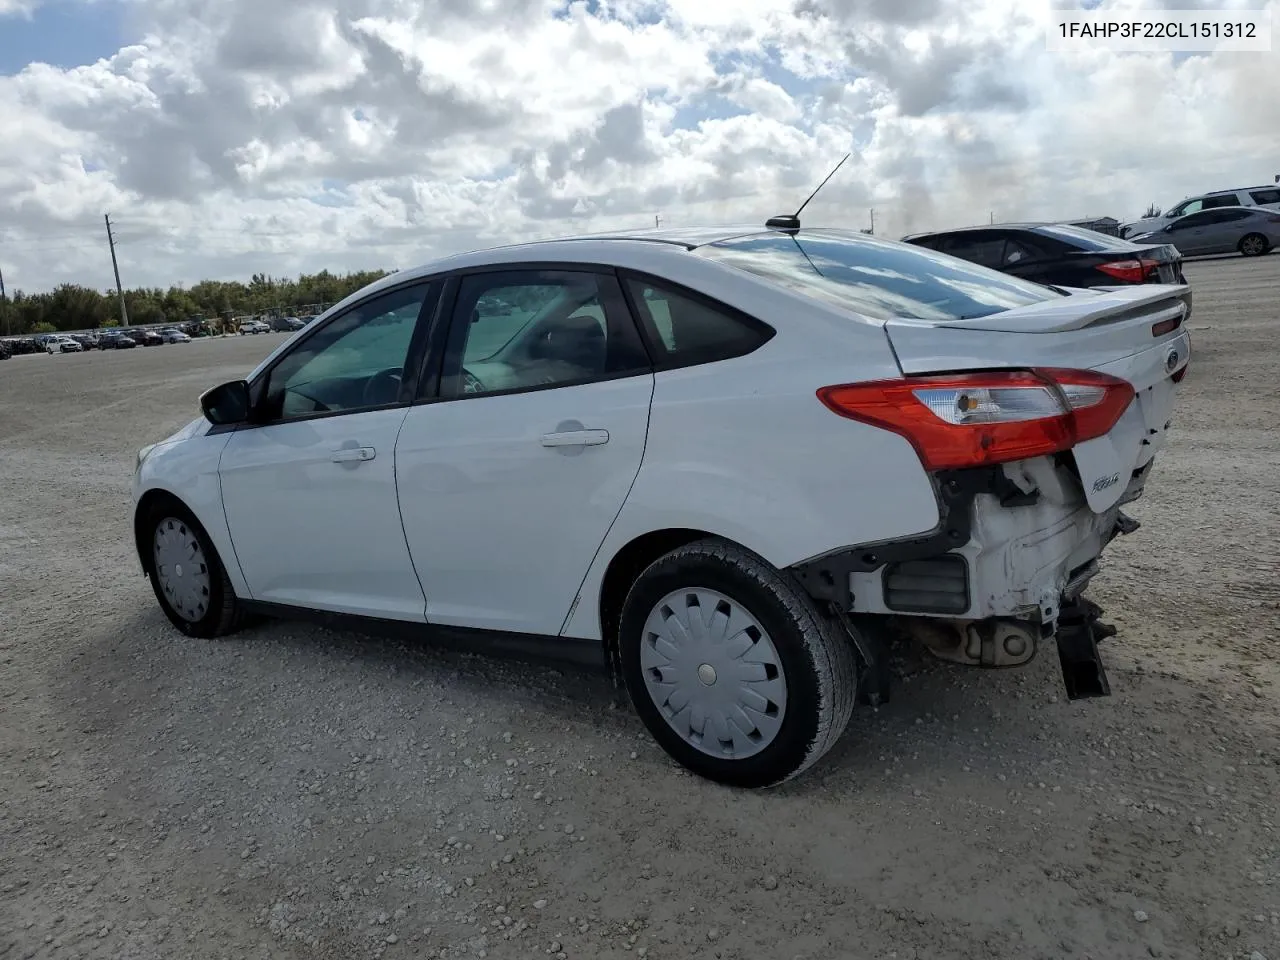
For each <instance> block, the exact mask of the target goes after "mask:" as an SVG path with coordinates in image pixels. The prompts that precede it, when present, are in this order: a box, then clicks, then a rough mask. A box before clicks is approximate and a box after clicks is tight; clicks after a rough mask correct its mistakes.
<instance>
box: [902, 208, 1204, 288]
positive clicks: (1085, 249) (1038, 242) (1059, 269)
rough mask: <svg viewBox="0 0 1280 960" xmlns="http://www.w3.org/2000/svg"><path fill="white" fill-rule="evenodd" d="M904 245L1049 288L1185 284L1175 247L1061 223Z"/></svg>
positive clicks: (945, 233)
mask: <svg viewBox="0 0 1280 960" xmlns="http://www.w3.org/2000/svg"><path fill="white" fill-rule="evenodd" d="M902 239H903V240H904V241H906V242H907V243H913V244H915V245H916V246H919V247H928V248H929V249H930V250H937V251H938V252H939V253H946V254H950V255H951V256H953V257H959V258H960V259H961V260H968V261H970V262H972V263H977V264H980V265H982V266H984V267H991V268H992V269H994V270H999V271H1001V272H1002V273H1008V274H1012V275H1013V276H1015V277H1022V278H1023V279H1024V280H1032V281H1034V282H1036V283H1043V284H1047V285H1049V286H1060V287H1114V286H1119V285H1121V284H1126V283H1186V280H1185V279H1184V278H1183V276H1182V254H1181V253H1179V252H1178V248H1177V247H1175V246H1173V245H1172V244H1168V243H1141V244H1139V243H1131V242H1130V241H1128V240H1122V239H1120V238H1119V237H1109V236H1107V235H1106V234H1103V233H1098V232H1096V231H1094V230H1088V229H1085V228H1084V227H1075V226H1069V225H1067V224H1062V223H997V224H992V225H990V226H986V227H966V228H963V229H960V230H942V231H939V232H937V233H916V234H912V235H911V236H907V237H903V238H902Z"/></svg>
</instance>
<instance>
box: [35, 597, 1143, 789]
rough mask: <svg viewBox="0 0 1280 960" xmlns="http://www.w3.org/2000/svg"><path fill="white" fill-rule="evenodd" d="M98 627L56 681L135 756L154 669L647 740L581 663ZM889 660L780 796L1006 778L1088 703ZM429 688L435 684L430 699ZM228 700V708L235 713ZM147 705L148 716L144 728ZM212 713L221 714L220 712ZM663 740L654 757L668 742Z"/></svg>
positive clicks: (160, 684) (152, 723)
mask: <svg viewBox="0 0 1280 960" xmlns="http://www.w3.org/2000/svg"><path fill="white" fill-rule="evenodd" d="M102 627H105V628H106V629H105V630H103V629H100V628H91V629H93V630H94V631H95V634H91V635H90V636H88V637H87V638H86V640H87V642H85V643H81V644H78V645H76V648H77V649H76V652H75V653H73V654H71V655H70V656H69V657H68V658H67V659H66V660H65V662H63V663H62V664H61V665H60V667H59V668H58V672H57V676H58V677H59V683H58V685H59V686H61V687H62V688H63V690H62V693H63V695H64V696H65V697H66V699H67V702H68V708H69V711H70V712H72V713H74V714H78V717H77V719H76V720H75V721H74V722H76V723H78V724H79V725H80V726H81V728H82V729H84V730H86V731H91V732H93V733H95V734H99V735H104V736H106V737H108V738H110V739H111V740H112V741H113V745H114V747H115V748H116V749H128V744H129V742H130V741H131V740H137V741H139V742H143V741H147V740H152V739H154V738H155V736H156V735H157V734H156V730H157V729H162V728H164V727H165V726H172V725H173V724H174V722H175V718H174V716H173V715H172V714H169V715H165V714H164V713H163V711H160V712H159V713H157V711H156V710H155V709H150V710H142V709H140V705H139V698H138V697H137V696H136V695H125V696H122V695H121V692H122V691H126V690H131V689H132V690H137V689H138V688H140V687H141V688H142V689H147V684H148V681H149V680H151V678H154V680H155V686H154V687H152V688H151V690H152V693H153V694H154V696H155V702H159V701H160V700H161V699H167V702H168V703H169V704H171V706H170V708H169V709H170V710H171V711H175V712H176V711H190V712H198V711H200V710H201V709H202V708H201V707H200V706H199V705H198V704H192V703H189V702H188V697H189V694H187V693H186V691H197V690H200V689H201V688H208V689H211V690H217V691H220V693H219V696H220V697H221V698H222V699H223V700H224V701H226V702H227V704H229V706H230V711H231V713H233V714H234V713H235V712H236V711H237V705H236V695H235V694H236V691H237V690H238V689H243V696H244V699H245V700H246V702H249V701H252V700H253V699H254V698H257V697H261V696H262V695H263V692H264V691H266V692H267V695H268V696H269V695H270V691H274V690H277V689H280V688H282V687H286V686H287V687H289V688H291V689H293V690H297V689H299V688H302V689H307V690H314V691H315V697H316V698H317V699H318V700H323V699H324V698H326V697H328V698H329V699H333V698H335V697H336V698H337V699H338V700H341V701H343V702H344V704H345V703H350V702H352V700H353V698H352V692H353V691H359V692H360V693H359V696H358V697H355V698H354V699H355V700H357V701H358V700H359V699H360V698H374V697H382V698H384V702H383V703H381V704H379V705H378V709H374V710H371V711H370V713H372V714H378V713H379V712H380V711H385V710H386V709H389V706H388V705H389V704H404V703H415V704H416V705H417V707H418V709H420V710H422V711H424V713H423V716H422V718H421V719H425V718H426V716H428V715H429V713H430V711H431V709H432V707H433V705H434V700H441V699H444V700H448V701H449V702H461V703H464V704H465V705H466V710H467V711H469V712H470V713H476V714H484V715H500V714H502V713H504V712H520V711H526V712H534V713H538V714H541V715H542V716H543V718H544V720H546V721H547V723H546V725H547V726H549V727H553V728H560V729H563V730H565V731H566V734H567V735H569V736H572V735H574V733H575V732H576V733H580V734H587V733H589V732H590V731H595V732H598V733H600V734H602V735H603V736H604V737H605V738H606V739H608V740H631V741H633V742H636V743H644V742H648V735H647V733H646V732H645V731H644V728H643V726H642V724H641V722H640V720H639V718H638V717H636V715H635V714H634V711H633V710H632V708H631V704H630V701H629V700H628V698H627V695H626V693H625V691H623V690H621V689H617V688H615V687H614V686H613V684H612V683H611V681H610V680H609V678H608V677H607V676H605V675H604V673H603V672H600V671H596V670H594V669H592V668H589V667H585V666H580V665H576V664H559V663H547V662H541V661H539V660H535V659H531V658H529V657H527V656H519V655H514V654H495V653H492V652H488V651H486V652H483V653H477V652H471V651H468V650H466V649H460V648H459V647H458V646H457V644H456V643H454V642H448V643H442V642H438V641H435V640H432V639H422V640H416V639H402V638H388V637H385V636H380V635H376V634H367V633H361V632H356V631H353V630H346V629H343V630H336V629H331V628H328V627H323V626H318V625H315V624H311V623H306V622H302V621H287V620H274V619H273V620H262V621H261V622H256V623H254V624H253V625H251V626H249V627H247V628H245V629H243V630H241V631H239V632H237V633H235V634H233V635H231V636H229V637H225V638H222V639H219V640H213V641H208V640H196V639H192V638H189V637H186V636H184V635H182V634H181V633H179V632H178V631H177V630H175V629H174V628H173V627H172V626H171V625H170V624H169V622H168V621H167V620H166V619H165V618H164V615H163V614H162V613H161V612H160V611H159V610H158V609H154V608H152V609H143V610H136V611H131V612H130V613H129V614H128V615H127V616H125V617H124V618H117V619H116V620H115V621H114V622H111V623H107V624H102ZM1104 656H1105V653H1104ZM891 665H892V669H893V671H894V673H895V682H894V685H893V689H892V694H891V699H890V701H889V702H888V703H886V704H883V705H881V706H879V707H871V706H866V705H863V706H859V707H858V708H856V709H855V711H854V715H853V719H852V721H851V722H850V724H849V727H848V729H847V731H846V732H845V734H844V736H843V737H842V738H841V739H840V741H839V742H838V743H837V744H836V745H835V746H834V747H833V748H832V749H831V751H830V752H829V753H828V754H827V755H826V756H825V757H824V758H823V759H822V760H821V761H820V762H819V763H818V764H817V765H816V766H815V767H814V768H812V769H810V770H809V771H807V772H805V773H804V774H803V775H802V776H801V777H798V778H797V779H795V780H794V781H791V782H790V783H788V784H784V785H782V786H781V787H778V788H776V789H777V790H778V791H781V792H785V793H787V794H796V793H799V794H805V793H808V792H810V791H813V790H821V791H828V792H836V793H850V794H853V793H858V792H860V791H862V790H865V789H866V788H867V786H868V784H869V783H874V782H877V781H878V782H884V783H886V785H887V784H890V783H892V782H893V781H894V778H903V777H905V778H909V779H917V778H925V779H929V778H932V779H934V780H937V779H942V780H945V779H947V778H950V777H959V776H963V775H965V774H968V773H970V772H973V771H980V772H981V771H985V772H989V773H994V771H996V770H997V769H1008V768H1010V766H1011V765H1012V766H1015V767H1016V765H1017V763H1018V762H1019V761H1020V760H1023V761H1034V760H1035V759H1036V758H1037V757H1039V756H1040V755H1042V754H1045V753H1046V752H1047V751H1048V750H1049V748H1050V744H1049V743H1047V742H1045V741H1046V737H1045V735H1044V733H1043V731H1044V730H1046V729H1047V728H1048V727H1052V728H1053V735H1052V739H1053V740H1055V741H1060V742H1061V741H1069V740H1070V738H1071V737H1072V727H1073V726H1075V725H1076V724H1077V723H1079V724H1083V723H1084V719H1083V717H1084V714H1083V712H1082V711H1083V710H1085V709H1092V708H1087V707H1079V706H1078V705H1074V704H1070V703H1067V702H1066V699H1065V694H1064V692H1063V691H1062V683H1061V677H1060V675H1059V672H1058V670H1059V668H1058V664H1057V658H1056V657H1055V656H1053V652H1052V647H1050V648H1049V649H1048V650H1045V651H1042V652H1041V654H1040V655H1039V656H1038V657H1037V658H1036V659H1035V660H1033V661H1032V662H1031V663H1030V664H1028V665H1027V666H1025V667H1021V668H1014V669H1008V670H981V669H974V668H966V667H960V666H954V665H950V664H945V663H942V662H939V661H936V660H934V659H933V658H931V657H930V656H929V655H928V654H927V653H925V652H923V651H922V650H919V649H916V648H915V647H914V646H902V645H899V646H896V647H894V648H893V650H892V654H891ZM1112 680H1113V685H1115V686H1116V687H1117V689H1118V688H1120V687H1123V686H1124V682H1123V680H1122V681H1121V682H1120V683H1119V684H1116V680H1117V677H1116V676H1115V672H1114V671H1113V676H1112ZM175 691H179V692H182V693H181V695H175ZM326 691H328V692H327V693H326ZM422 691H435V693H434V695H427V696H425V697H424V695H423V693H422ZM1103 702H1105V701H1103ZM152 706H153V707H154V704H153V705H152ZM204 709H206V710H208V708H207V707H206V708H204ZM222 709H223V714H222V715H224V716H225V715H226V709H227V708H226V707H225V706H224V707H223V708H222ZM322 709H323V712H327V710H328V709H329V708H322ZM336 709H338V710H342V709H346V707H345V706H341V707H337V708H336ZM1103 709H1105V707H1104V708H1103ZM359 712H360V711H359V710H358V708H357V710H356V713H357V714H358V713H359ZM143 713H146V714H147V715H148V716H149V717H150V719H149V720H146V722H144V717H143ZM206 719H207V720H211V721H213V722H215V723H216V719H215V718H214V717H213V716H212V714H211V715H210V716H209V717H207V718H206ZM351 719H352V720H353V722H358V721H360V720H362V719H363V717H360V716H354V717H352V718H351ZM424 727H426V728H428V729H434V728H432V727H430V725H428V724H424ZM212 733H213V731H211V734H212ZM652 749H653V751H654V754H653V755H654V757H658V756H659V750H658V748H657V746H656V745H653V747H652ZM670 765H671V768H672V770H673V771H677V772H678V768H677V767H676V766H675V764H674V763H671V764H670Z"/></svg>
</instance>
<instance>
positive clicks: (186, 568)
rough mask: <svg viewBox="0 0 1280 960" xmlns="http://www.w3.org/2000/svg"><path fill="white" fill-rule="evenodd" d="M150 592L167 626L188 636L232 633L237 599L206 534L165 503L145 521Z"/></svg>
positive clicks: (238, 615) (185, 514)
mask: <svg viewBox="0 0 1280 960" xmlns="http://www.w3.org/2000/svg"><path fill="white" fill-rule="evenodd" d="M146 530H147V532H148V533H147V539H146V541H145V547H146V549H148V550H150V556H149V558H148V559H149V561H150V562H149V564H148V571H147V572H148V575H149V577H150V579H151V589H152V590H153V591H154V592H155V595H156V600H158V601H159V603H160V608H161V609H162V610H163V611H164V613H165V616H167V617H168V618H169V622H170V623H172V624H173V625H174V626H175V627H177V628H178V629H179V630H181V631H182V632H183V633H185V634H186V635H187V636H190V637H201V638H205V639H208V638H212V637H220V636H223V635H225V634H228V633H232V632H234V631H235V630H236V629H237V628H238V627H239V626H240V623H241V619H242V615H241V610H240V604H239V601H238V600H237V598H236V594H235V590H234V588H233V587H232V586H231V581H230V580H229V579H228V578H227V572H226V569H225V568H224V567H223V566H222V561H221V560H220V559H219V557H218V552H217V550H216V549H214V546H213V543H212V542H211V541H210V540H209V535H208V534H207V533H206V532H205V530H204V528H203V527H201V526H200V524H199V522H198V521H197V520H196V519H195V517H194V516H192V515H191V513H190V511H188V510H187V509H186V508H185V507H183V506H182V505H181V504H179V503H177V502H176V501H171V500H166V501H163V502H159V503H157V504H156V505H155V506H153V507H152V508H151V510H150V511H149V513H148V515H147V519H146Z"/></svg>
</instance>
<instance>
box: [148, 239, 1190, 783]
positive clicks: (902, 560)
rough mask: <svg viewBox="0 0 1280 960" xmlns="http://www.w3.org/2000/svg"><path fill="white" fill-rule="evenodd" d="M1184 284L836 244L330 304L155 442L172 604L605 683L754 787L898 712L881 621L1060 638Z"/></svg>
mask: <svg viewBox="0 0 1280 960" xmlns="http://www.w3.org/2000/svg"><path fill="white" fill-rule="evenodd" d="M1188 297H1189V294H1188V292H1187V288H1185V287H1173V286H1160V285H1152V284H1147V285H1143V286H1134V287H1132V288H1124V289H1118V290H1110V291H1105V292H1090V291H1078V292H1076V293H1075V294H1074V295H1065V294H1064V293H1061V292H1059V291H1055V290H1053V289H1050V288H1047V287H1042V286H1038V285H1035V284H1031V283H1027V282H1024V281H1021V280H1018V279H1016V278H1013V277H1010V276H1006V275H1004V274H1000V273H996V272H993V271H990V270H987V269H985V268H982V267H978V266H976V265H973V264H970V263H966V262H963V261H960V260H956V259H952V258H950V257H947V256H944V255H942V254H938V253H934V252H932V251H929V250H925V249H922V248H919V247H913V246H909V245H906V244H901V243H897V242H893V241H887V240H882V239H879V238H875V237H870V236H866V235H863V234H860V233H857V232H852V231H833V230H813V229H799V230H793V229H767V228H751V227H745V228H742V229H738V230H730V229H719V230H717V229H689V230H660V231H646V232H643V233H637V234H626V235H617V236H596V237H585V238H575V239H566V240H558V241H548V242H541V243H532V244H522V245H515V246H507V247H501V248H498V249H494V250H487V251H482V252H479V253H472V254H467V255H463V256H457V257H452V258H449V259H445V260H440V261H437V262H434V263H431V264H428V265H426V266H424V267H421V268H418V269H413V270H406V271H401V272H399V273H395V274H392V275H390V276H388V277H386V278H384V279H382V280H379V281H377V282H376V283H374V284H372V285H370V286H368V287H366V288H365V289H363V290H361V291H359V292H357V293H355V294H353V295H352V296H351V297H348V298H347V299H346V300H345V301H343V302H342V303H340V304H338V305H337V306H335V307H334V308H332V309H331V310H329V311H328V312H327V313H325V314H324V315H323V316H322V317H320V318H319V319H317V320H316V321H315V322H313V323H311V324H310V325H308V327H307V328H306V329H305V330H303V331H300V332H299V333H298V334H296V335H295V336H294V337H293V338H291V339H290V340H288V341H287V342H285V343H284V344H282V345H281V346H280V347H279V348H277V349H276V350H275V352H273V353H272V354H271V355H270V356H269V357H268V358H267V359H266V360H264V361H263V362H262V363H261V364H260V365H259V366H258V367H257V368H256V369H254V370H253V371H252V372H251V373H249V375H248V376H247V377H245V378H244V379H243V380H235V381H232V382H229V383H224V384H222V385H221V386H218V387H215V388H213V389H211V390H209V391H208V392H206V393H205V394H204V395H203V396H202V397H201V404H202V407H203V411H204V416H203V417H201V418H199V419H197V420H195V421H193V422H192V423H191V424H189V425H188V426H187V427H185V428H184V429H183V430H181V431H179V432H178V433H177V434H175V435H174V436H172V437H170V438H169V439H167V440H164V441H162V442H160V443H158V444H154V445H152V446H149V447H146V448H144V449H143V450H142V451H140V452H139V455H138V463H137V471H136V476H135V479H134V501H135V512H134V530H135V535H136V546H137V550H138V556H139V558H140V560H141V564H142V567H143V570H144V572H145V573H146V575H147V576H148V577H149V578H150V580H151V583H152V586H153V588H154V591H155V595H156V597H157V599H158V601H159V603H160V606H161V607H162V608H163V610H164V612H165V614H166V615H167V616H168V618H169V619H170V620H171V621H172V622H173V623H174V624H175V625H176V627H177V628H178V629H179V630H181V631H183V632H184V633H186V634H188V635H191V636H195V637H215V636H219V635H222V634H225V633H228V632H230V631H232V630H234V629H236V627H237V625H238V624H240V623H241V621H242V617H243V615H244V614H246V613H250V612H257V613H267V614H271V615H276V616H286V617H287V616H301V615H313V614H319V615H321V616H324V617H326V618H331V617H333V616H335V615H337V616H339V617H342V616H345V617H348V618H352V619H353V620H354V621H355V622H359V623H362V624H365V625H375V626H378V627H382V628H397V629H399V630H407V631H408V632H409V633H411V634H413V635H420V636H424V637H427V636H436V637H441V638H450V639H452V640H453V641H454V642H461V643H464V644H467V645H469V646H471V647H475V648H480V647H489V648H506V649H508V650H511V649H520V650H526V651H537V652H540V653H542V654H545V655H547V656H558V657H565V658H569V659H573V660H577V661H582V662H590V663H595V664H599V665H601V666H603V667H605V668H606V669H608V670H609V671H611V673H612V675H613V676H614V677H615V679H619V680H621V681H622V682H624V683H625V685H626V688H627V690H628V691H629V693H630V695H631V698H632V701H633V702H634V704H635V707H636V709H637V711H638V712H639V714H640V716H641V718H642V720H643V721H644V723H645V724H646V726H647V727H648V729H649V730H650V732H651V733H652V734H653V736H654V737H655V738H656V739H657V741H658V742H659V743H660V744H661V745H662V746H663V748H665V749H666V750H667V752H668V753H669V754H670V755H671V756H672V757H674V758H675V759H676V760H677V761H679V762H680V763H682V764H684V765H685V766H687V767H688V768H690V769H692V770H693V771H695V772H697V773H699V774H701V775H703V776H706V777H710V778H712V779H715V780H718V781H721V782H726V783H731V784H737V785H742V786H752V787H755V786H765V785H769V784H774V783H777V782H780V781H782V780H785V779H787V778H788V777H791V776H793V775H795V774H796V773H798V772H800V771H801V770H804V769H805V768H806V767H808V766H809V765H810V764H812V763H813V762H814V761H815V760H816V759H817V758H818V757H820V756H821V755H822V754H823V752H824V751H826V750H827V749H828V748H829V747H830V746H831V745H832V744H833V743H834V742H835V741H836V739H837V738H838V737H839V736H840V734H841V732H842V731H843V730H844V728H845V726H846V724H847V723H848V721H849V719H850V715H851V712H852V710H853V708H854V705H855V702H860V701H861V702H865V701H871V702H877V701H879V700H882V699H883V698H884V697H885V696H886V695H887V693H888V682H887V681H888V672H887V669H886V666H885V650H884V646H885V642H886V637H887V636H888V635H889V634H888V631H887V630H886V625H887V624H889V623H890V622H893V623H896V624H897V625H898V626H900V627H901V628H903V630H905V632H906V633H908V634H910V635H912V636H914V637H915V638H916V639H917V640H918V641H919V642H921V643H923V644H924V645H926V646H927V647H928V649H930V650H931V651H932V652H934V653H935V654H937V655H938V656H940V657H943V658H945V659H947V660H951V661H954V662H958V663H964V664H971V665H976V666H1016V665H1019V664H1023V663H1026V662H1027V661H1028V660H1030V659H1031V657H1032V656H1034V654H1035V653H1036V651H1037V649H1038V648H1039V647H1041V646H1043V645H1045V644H1049V645H1050V646H1051V647H1052V646H1056V647H1057V651H1058V654H1059V657H1060V659H1061V662H1062V668H1063V677H1064V681H1065V684H1066V687H1067V692H1068V694H1069V695H1070V696H1072V697H1079V696H1088V695H1102V694H1105V693H1107V692H1108V688H1107V682H1106V675H1105V672H1104V671H1103V669H1102V664H1101V661H1100V659H1099V656H1098V651H1097V646H1096V642H1097V640H1098V639H1100V638H1101V637H1102V636H1104V635H1106V633H1107V631H1108V629H1109V628H1107V627H1105V625H1102V624H1100V623H1099V622H1098V620H1097V615H1098V613H1099V611H1098V609H1097V607H1095V606H1094V605H1092V604H1090V603H1089V602H1088V601H1086V600H1084V599H1083V598H1082V596H1081V593H1082V591H1083V590H1084V588H1085V586H1086V585H1087V584H1088V582H1089V580H1090V578H1091V577H1092V576H1093V574H1094V573H1095V572H1096V571H1097V569H1098V565H1097V559H1098V556H1099V554H1100V553H1101V552H1102V550H1103V548H1104V547H1105V546H1106V545H1107V543H1108V542H1109V541H1110V540H1111V539H1112V538H1113V537H1114V536H1116V535H1117V534H1118V533H1128V532H1130V531H1131V530H1133V529H1134V528H1135V527H1136V526H1137V524H1136V523H1135V522H1134V521H1132V520H1130V519H1129V518H1128V517H1126V516H1125V515H1124V514H1123V513H1122V512H1121V507H1122V506H1123V505H1124V504H1125V503H1127V502H1129V501H1131V500H1133V499H1135V498H1136V497H1137V496H1139V494H1140V493H1141V492H1142V490H1143V486H1144V484H1145V482H1146V480H1147V477H1148V475H1149V472H1150V466H1151V463H1152V458H1153V457H1154V456H1155V454H1156V453H1157V452H1158V451H1159V450H1160V448H1161V447H1162V446H1163V445H1164V443H1165V441H1166V437H1167V431H1168V429H1169V424H1170V421H1171V417H1172V411H1173V403H1174V394H1175V389H1176V387H1175V385H1176V383H1177V382H1178V381H1179V380H1181V378H1182V377H1183V375H1184V374H1185V372H1186V370H1187V362H1188V355H1189V347H1188V340H1187V333H1186V330H1185V323H1184V321H1185V318H1186V316H1187V312H1188V310H1189V301H1188Z"/></svg>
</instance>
